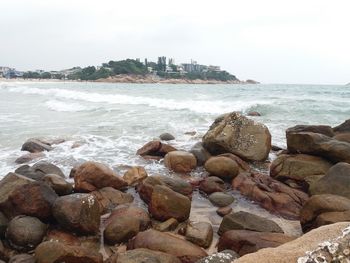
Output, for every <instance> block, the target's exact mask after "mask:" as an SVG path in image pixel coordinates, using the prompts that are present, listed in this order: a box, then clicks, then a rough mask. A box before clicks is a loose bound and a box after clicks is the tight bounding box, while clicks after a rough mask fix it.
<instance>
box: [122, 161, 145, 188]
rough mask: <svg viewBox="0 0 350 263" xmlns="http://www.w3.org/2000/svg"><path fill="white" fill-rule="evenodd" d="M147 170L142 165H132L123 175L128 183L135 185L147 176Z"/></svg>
mask: <svg viewBox="0 0 350 263" xmlns="http://www.w3.org/2000/svg"><path fill="white" fill-rule="evenodd" d="M147 176H148V175H147V172H146V170H145V168H143V167H142V166H135V167H131V168H130V169H129V170H127V171H126V172H125V174H124V176H123V179H124V181H125V182H127V183H128V185H135V184H137V183H139V182H140V181H142V180H143V179H145V178H146V177H147Z"/></svg>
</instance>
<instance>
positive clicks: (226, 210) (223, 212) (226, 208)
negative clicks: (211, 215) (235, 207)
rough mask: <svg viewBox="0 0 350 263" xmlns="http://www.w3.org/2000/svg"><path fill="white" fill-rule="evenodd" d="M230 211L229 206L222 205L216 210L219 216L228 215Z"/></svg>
mask: <svg viewBox="0 0 350 263" xmlns="http://www.w3.org/2000/svg"><path fill="white" fill-rule="evenodd" d="M231 212H232V207H230V206H224V207H220V208H218V209H217V210H216V213H217V214H218V215H219V216H222V217H224V216H225V215H228V214H230V213H231Z"/></svg>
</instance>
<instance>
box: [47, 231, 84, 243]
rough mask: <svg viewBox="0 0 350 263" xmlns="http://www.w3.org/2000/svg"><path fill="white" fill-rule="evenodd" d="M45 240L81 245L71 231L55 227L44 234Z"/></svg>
mask: <svg viewBox="0 0 350 263" xmlns="http://www.w3.org/2000/svg"><path fill="white" fill-rule="evenodd" d="M45 241H50V242H60V243H63V244H66V245H69V246H80V245H81V242H80V240H79V238H78V237H77V236H75V235H73V234H72V233H69V232H65V231H62V230H57V229H53V230H50V231H49V232H48V233H47V234H46V237H45Z"/></svg>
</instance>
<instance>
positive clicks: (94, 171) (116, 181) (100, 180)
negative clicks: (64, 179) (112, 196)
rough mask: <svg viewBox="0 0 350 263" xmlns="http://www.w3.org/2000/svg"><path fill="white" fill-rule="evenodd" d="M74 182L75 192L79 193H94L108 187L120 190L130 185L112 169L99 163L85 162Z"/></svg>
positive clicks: (78, 170) (77, 169)
mask: <svg viewBox="0 0 350 263" xmlns="http://www.w3.org/2000/svg"><path fill="white" fill-rule="evenodd" d="M74 182H75V190H76V191H79V192H92V191H95V190H97V189H101V188H104V187H107V186H109V187H113V188H115V189H117V190H119V189H122V188H124V187H126V186H127V185H128V184H127V183H126V182H125V181H124V180H123V179H122V178H121V177H119V176H118V175H116V174H115V172H114V171H113V170H112V169H110V168H109V167H107V166H106V165H104V164H101V163H97V162H85V163H83V164H82V165H80V166H79V167H77V168H76V172H75V175H74Z"/></svg>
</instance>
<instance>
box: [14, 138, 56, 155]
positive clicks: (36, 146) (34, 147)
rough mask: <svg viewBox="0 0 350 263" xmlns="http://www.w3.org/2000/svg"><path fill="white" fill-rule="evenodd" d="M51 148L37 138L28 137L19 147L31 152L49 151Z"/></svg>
mask: <svg viewBox="0 0 350 263" xmlns="http://www.w3.org/2000/svg"><path fill="white" fill-rule="evenodd" d="M52 149H53V148H52V147H51V146H50V145H48V144H45V143H42V142H41V141H39V140H37V139H28V140H27V141H26V142H25V143H24V144H23V145H22V148H21V151H28V152H31V153H36V152H43V151H51V150H52Z"/></svg>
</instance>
